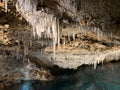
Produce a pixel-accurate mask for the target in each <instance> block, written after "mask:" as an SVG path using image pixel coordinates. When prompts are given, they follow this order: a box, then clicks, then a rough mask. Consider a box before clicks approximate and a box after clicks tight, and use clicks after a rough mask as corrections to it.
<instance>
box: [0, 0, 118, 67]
mask: <svg viewBox="0 0 120 90" xmlns="http://www.w3.org/2000/svg"><path fill="white" fill-rule="evenodd" d="M5 2H6V3H5ZM0 7H1V15H2V16H1V18H2V19H3V20H4V21H3V22H7V23H3V22H2V23H3V24H2V25H1V35H3V36H4V37H5V38H0V40H1V43H2V44H3V46H2V47H5V50H6V51H8V52H9V53H10V55H11V56H14V57H16V58H17V59H19V58H22V57H24V58H26V57H32V58H37V59H38V60H42V61H43V62H44V63H46V64H47V65H51V64H52V65H58V66H59V67H62V68H74V69H76V68H77V67H79V66H81V65H83V64H88V65H89V64H93V65H94V68H96V66H97V64H99V63H103V62H108V61H112V60H119V59H120V37H119V36H120V32H119V29H120V27H119V26H120V10H119V8H120V3H119V0H101V1H99V0H96V1H95V0H15V1H14V0H2V1H1V3H0ZM4 15H6V17H5V16H4ZM7 15H8V16H12V17H13V18H16V19H15V20H11V19H10V18H7V17H8V16H7ZM6 18H7V19H6ZM5 20H6V21H5ZM14 22H15V23H14ZM4 29H5V30H4ZM6 32H8V33H6ZM14 34H16V35H14ZM10 35H12V36H10ZM4 45H6V46H4ZM9 45H11V46H9ZM13 46H15V50H12V49H11V47H13ZM8 48H10V50H9V49H8ZM13 51H15V52H17V53H15V52H13Z"/></svg>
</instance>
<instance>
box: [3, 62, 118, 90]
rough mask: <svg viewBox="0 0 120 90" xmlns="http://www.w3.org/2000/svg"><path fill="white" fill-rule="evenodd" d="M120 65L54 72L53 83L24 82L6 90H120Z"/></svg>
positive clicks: (112, 64) (84, 67) (111, 64)
mask: <svg viewBox="0 0 120 90" xmlns="http://www.w3.org/2000/svg"><path fill="white" fill-rule="evenodd" d="M119 69H120V63H109V64H106V65H99V66H98V67H97V69H96V70H94V69H93V66H83V67H80V68H79V69H78V70H76V71H74V70H60V71H59V70H54V72H53V74H54V75H55V76H56V77H55V80H53V81H23V82H21V83H20V84H15V85H12V86H10V87H7V88H6V89H5V90H120V70H119Z"/></svg>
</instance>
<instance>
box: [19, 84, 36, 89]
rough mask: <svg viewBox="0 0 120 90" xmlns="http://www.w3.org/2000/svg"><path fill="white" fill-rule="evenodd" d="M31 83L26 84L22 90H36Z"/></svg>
mask: <svg viewBox="0 0 120 90" xmlns="http://www.w3.org/2000/svg"><path fill="white" fill-rule="evenodd" d="M31 84H32V83H30V82H25V83H23V84H22V86H21V90H34V89H33V87H32V85H31Z"/></svg>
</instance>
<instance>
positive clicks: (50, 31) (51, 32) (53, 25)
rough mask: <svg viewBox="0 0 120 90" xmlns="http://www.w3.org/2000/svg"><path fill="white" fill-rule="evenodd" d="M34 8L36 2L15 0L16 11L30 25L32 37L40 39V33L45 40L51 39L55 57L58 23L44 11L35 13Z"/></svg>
mask: <svg viewBox="0 0 120 90" xmlns="http://www.w3.org/2000/svg"><path fill="white" fill-rule="evenodd" d="M41 3H42V0H41ZM36 6H37V0H17V4H16V9H17V11H18V12H19V13H20V14H21V15H22V16H23V17H24V18H25V19H26V21H27V22H29V24H30V25H32V27H33V35H34V37H36V35H37V37H38V38H41V36H42V33H45V35H46V37H47V38H52V39H53V52H54V55H55V49H56V45H57V43H58V42H59V36H58V32H59V22H58V21H57V19H56V17H55V16H54V15H53V14H48V13H46V12H45V11H44V9H41V10H38V11H37V10H36ZM57 40H58V42H57Z"/></svg>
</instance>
